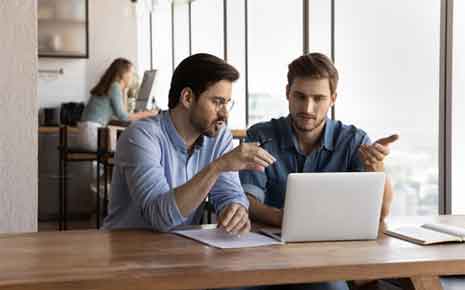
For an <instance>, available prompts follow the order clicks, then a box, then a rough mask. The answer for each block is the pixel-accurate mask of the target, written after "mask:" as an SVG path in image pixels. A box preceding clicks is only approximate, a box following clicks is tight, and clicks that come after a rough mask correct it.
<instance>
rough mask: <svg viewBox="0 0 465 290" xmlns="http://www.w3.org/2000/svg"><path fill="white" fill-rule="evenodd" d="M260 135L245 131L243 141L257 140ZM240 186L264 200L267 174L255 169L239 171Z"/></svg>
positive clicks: (261, 200)
mask: <svg viewBox="0 0 465 290" xmlns="http://www.w3.org/2000/svg"><path fill="white" fill-rule="evenodd" d="M260 140H261V139H260V137H259V136H258V135H257V134H255V133H254V132H253V131H251V130H249V131H247V137H246V138H245V140H244V142H259V141H260ZM239 177H240V180H241V183H242V188H243V189H244V191H245V192H246V193H247V194H250V195H252V196H253V197H255V198H256V199H257V200H258V201H260V202H262V203H263V202H265V192H266V184H267V176H266V173H265V172H261V171H255V170H243V171H241V172H239Z"/></svg>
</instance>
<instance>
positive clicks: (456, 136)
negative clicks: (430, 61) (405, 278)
mask: <svg viewBox="0 0 465 290" xmlns="http://www.w3.org/2000/svg"><path fill="white" fill-rule="evenodd" d="M453 21H454V29H453V33H454V35H453V39H454V45H453V57H452V59H453V67H452V69H453V73H452V77H453V79H452V81H453V84H452V96H453V100H452V213H453V214H465V185H464V184H463V177H464V176H465V123H464V122H463V120H462V118H461V117H462V116H463V115H464V114H465V55H464V54H463V52H464V51H465V1H454V17H453Z"/></svg>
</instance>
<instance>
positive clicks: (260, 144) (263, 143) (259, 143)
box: [258, 138, 273, 148]
mask: <svg viewBox="0 0 465 290" xmlns="http://www.w3.org/2000/svg"><path fill="white" fill-rule="evenodd" d="M271 141H273V139H271V138H268V139H266V140H264V141H261V142H258V146H260V147H262V148H263V145H265V144H266V143H269V142H271Z"/></svg>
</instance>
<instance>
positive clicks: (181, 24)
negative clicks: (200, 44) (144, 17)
mask: <svg viewBox="0 0 465 290" xmlns="http://www.w3.org/2000/svg"><path fill="white" fill-rule="evenodd" d="M171 5H172V9H173V24H174V26H173V30H174V32H173V36H174V37H173V38H174V49H173V50H174V68H176V67H177V66H178V64H179V63H180V62H181V61H182V60H183V59H185V58H186V57H188V56H189V55H190V51H189V50H190V48H189V4H187V3H177V2H176V3H175V2H173V4H171ZM165 25H167V24H165Z"/></svg>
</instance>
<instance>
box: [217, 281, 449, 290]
mask: <svg viewBox="0 0 465 290" xmlns="http://www.w3.org/2000/svg"><path fill="white" fill-rule="evenodd" d="M223 290H349V286H348V285H347V283H346V282H345V281H336V282H321V283H308V284H286V285H271V286H254V287H244V288H230V289H223ZM454 290H455V289H454Z"/></svg>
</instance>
